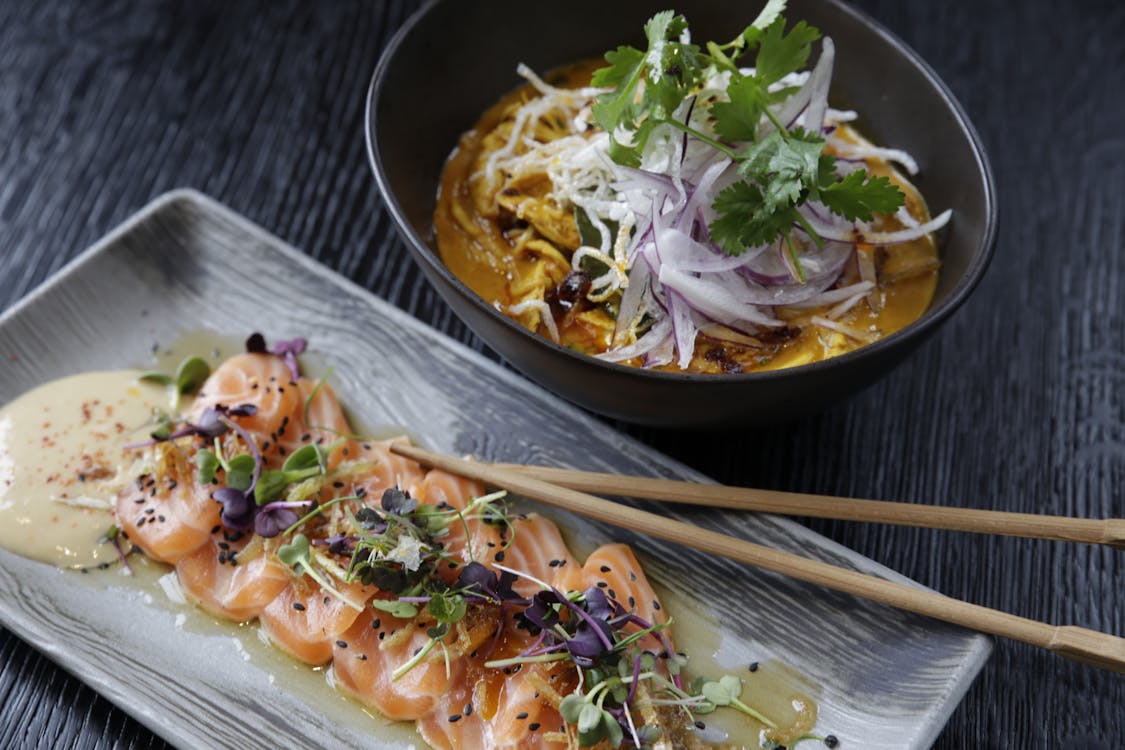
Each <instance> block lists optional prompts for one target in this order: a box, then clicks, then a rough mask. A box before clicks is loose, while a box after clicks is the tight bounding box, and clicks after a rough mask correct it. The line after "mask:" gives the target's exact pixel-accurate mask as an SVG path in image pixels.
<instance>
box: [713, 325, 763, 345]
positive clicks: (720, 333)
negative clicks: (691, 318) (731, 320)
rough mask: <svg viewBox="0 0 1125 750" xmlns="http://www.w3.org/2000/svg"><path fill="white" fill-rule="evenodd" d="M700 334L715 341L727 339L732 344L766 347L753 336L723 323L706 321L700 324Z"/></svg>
mask: <svg viewBox="0 0 1125 750" xmlns="http://www.w3.org/2000/svg"><path fill="white" fill-rule="evenodd" d="M699 335H701V336H706V337H707V338H709V339H712V340H714V341H727V342H730V343H732V344H742V345H743V346H750V347H753V348H755V349H764V348H765V344H763V343H762V342H761V341H760V340H758V339H756V338H754V337H753V336H747V335H746V334H744V333H740V332H738V331H736V330H734V329H733V328H730V327H728V326H725V325H722V324H721V323H715V322H708V323H704V324H703V325H701V326H699Z"/></svg>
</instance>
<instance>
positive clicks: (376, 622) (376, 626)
mask: <svg viewBox="0 0 1125 750" xmlns="http://www.w3.org/2000/svg"><path fill="white" fill-rule="evenodd" d="M382 624H383V621H382V620H380V619H379V618H378V617H376V618H375V619H374V620H372V621H371V629H372V630H378V629H379V626H380V625H382Z"/></svg>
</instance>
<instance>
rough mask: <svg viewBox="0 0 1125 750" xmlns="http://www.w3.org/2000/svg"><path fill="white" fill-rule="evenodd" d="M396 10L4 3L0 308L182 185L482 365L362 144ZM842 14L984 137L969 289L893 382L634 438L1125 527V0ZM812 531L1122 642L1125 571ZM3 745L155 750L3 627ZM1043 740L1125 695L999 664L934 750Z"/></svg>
mask: <svg viewBox="0 0 1125 750" xmlns="http://www.w3.org/2000/svg"><path fill="white" fill-rule="evenodd" d="M416 5H417V3H416V2H414V1H412V0H409V1H399V0H390V1H387V2H380V1H379V0H368V2H364V3H360V2H335V3H306V2H297V1H296V0H293V1H291V2H269V3H250V2H243V3H237V4H236V3H224V2H218V1H217V0H215V1H204V2H200V1H198V0H182V1H180V2H174V1H172V0H168V1H166V2H158V1H155V0H154V1H152V2H135V3H130V2H119V1H118V0H106V1H104V2H98V3H81V2H77V1H73V0H72V1H71V2H63V1H62V0H18V1H13V0H5V2H4V3H2V4H0V310H3V309H6V308H7V307H10V306H11V305H12V304H14V303H15V302H16V301H17V300H18V299H19V298H20V297H22V296H23V295H24V294H26V293H27V292H28V291H30V290H31V289H32V288H34V287H35V286H36V285H37V284H39V283H41V282H42V281H44V280H45V279H47V278H48V277H49V276H50V275H51V274H52V273H54V272H55V271H57V270H58V269H59V268H60V267H62V266H63V265H64V264H65V263H66V262H67V261H68V260H70V259H71V258H72V257H74V255H76V254H77V253H78V252H80V251H81V250H82V249H83V248H85V247H86V246H87V245H89V244H90V243H91V242H93V241H94V240H96V239H97V238H98V237H100V236H101V235H102V234H104V233H105V232H107V231H108V230H109V229H111V228H112V227H113V226H115V225H116V224H117V223H118V222H120V221H121V220H123V219H125V218H126V217H127V216H128V215H129V214H130V213H132V212H133V211H135V210H136V209H137V208H139V207H141V206H142V205H144V204H145V203H147V202H148V201H149V200H150V199H151V198H153V197H154V196H156V195H158V194H159V193H161V192H163V191H165V190H168V189H170V188H174V187H179V186H191V187H195V188H198V189H200V190H202V191H204V192H206V193H209V194H211V195H213V196H215V197H216V198H218V199H219V200H221V201H223V202H224V203H226V204H228V205H230V206H232V207H233V208H234V209H236V210H238V211H240V212H242V213H243V214H245V215H247V216H248V217H250V218H251V219H253V220H254V221H256V222H258V223H260V224H261V225H262V226H264V227H266V228H267V229H269V230H271V231H273V232H275V233H276V234H278V235H280V236H281V237H283V238H284V239H286V240H287V241H289V242H291V243H292V244H294V245H295V246H297V247H299V248H302V249H303V250H305V251H306V252H308V253H309V254H310V255H311V256H313V257H315V258H317V259H319V260H321V261H323V262H324V263H326V264H327V265H329V266H331V267H332V268H334V269H336V270H338V271H340V272H341V273H343V274H344V275H346V276H348V277H350V278H351V279H353V280H355V281H357V282H358V283H360V284H363V285H365V286H367V287H368V288H370V289H371V290H373V291H374V292H376V293H377V294H379V295H381V296H383V297H385V298H386V299H388V300H390V301H392V302H393V303H395V304H397V305H399V306H401V307H402V308H404V309H406V310H408V311H410V312H411V313H413V314H414V315H416V316H418V317H419V318H420V319H422V320H424V321H426V322H427V323H429V324H431V325H433V326H434V327H436V328H438V329H439V330H442V331H444V332H446V333H448V334H450V335H451V336H453V337H455V338H457V339H459V340H461V341H463V342H465V343H467V344H469V345H470V346H473V347H474V348H477V349H482V346H481V344H480V343H479V342H478V341H477V340H476V339H475V338H474V337H473V336H472V335H471V334H470V333H469V332H468V331H467V330H466V329H465V328H464V326H463V325H462V324H461V323H460V322H459V321H458V320H456V319H455V318H453V317H452V315H451V313H450V311H449V310H448V308H446V306H445V305H444V304H443V303H442V302H441V301H440V300H439V299H437V297H436V296H435V294H434V293H433V291H432V290H431V289H430V288H429V287H428V286H427V285H426V284H425V283H424V281H423V280H422V279H421V277H420V275H419V273H418V272H417V269H416V268H415V267H414V266H413V264H412V262H411V261H410V260H409V259H408V257H407V255H406V253H405V250H404V248H403V246H402V244H401V243H400V241H399V240H398V238H397V236H396V235H395V233H394V229H393V227H392V225H391V223H390V221H389V219H388V217H387V215H386V214H385V213H384V211H383V210H382V207H381V204H380V201H379V198H378V196H377V192H376V190H375V186H374V182H373V180H372V178H371V175H370V170H369V169H368V166H367V162H366V157H365V153H364V146H363V138H362V125H363V121H362V111H363V100H364V95H365V92H366V86H367V82H368V78H369V76H370V74H371V71H372V69H373V68H374V65H375V62H376V60H377V58H378V56H379V53H380V51H381V49H382V47H383V45H384V44H385V43H386V40H387V39H388V38H389V36H390V34H392V33H393V31H394V30H395V29H396V28H397V27H398V26H399V25H400V24H401V23H402V22H403V21H404V20H405V18H406V16H407V15H408V14H409V12H410V11H411V10H412V9H413V8H414V7H415V6H416ZM859 5H860V6H861V7H863V8H865V9H867V10H869V11H870V12H871V13H872V14H873V15H874V16H875V17H876V18H878V19H879V20H880V21H881V22H882V23H884V24H885V25H887V26H889V27H890V28H891V29H892V30H893V31H895V32H896V33H898V34H899V35H900V36H902V37H903V38H904V39H905V40H906V41H907V43H908V44H910V45H911V46H913V47H914V48H915V49H917V50H918V51H919V52H920V53H921V54H922V56H923V57H924V58H925V59H927V60H928V61H929V62H930V63H931V65H933V67H934V68H935V69H936V70H937V71H938V73H939V74H940V75H941V76H942V77H943V78H944V79H945V80H946V81H947V82H948V84H949V85H950V87H951V88H952V89H953V91H954V92H955V93H956V95H957V96H958V97H959V98H960V99H961V101H962V103H963V104H964V105H965V107H966V109H967V110H968V112H969V114H970V116H971V117H972V118H973V120H974V122H975V123H976V125H977V126H978V128H979V129H980V131H981V134H982V136H983V138H984V141H985V144H986V146H987V147H988V148H989V150H990V154H991V157H992V163H993V166H994V169H995V171H996V177H997V182H998V186H999V194H1000V204H1001V212H1002V227H1001V234H1000V242H999V247H998V251H997V255H996V259H995V261H994V263H993V265H992V268H991V270H990V272H989V274H988V276H987V277H986V279H985V281H984V282H983V284H982V286H981V287H980V289H979V290H978V291H977V292H976V293H975V294H974V296H973V298H971V299H970V300H969V302H968V303H967V305H966V306H965V307H964V308H963V309H962V310H961V311H960V312H958V313H957V314H956V315H955V317H954V318H953V320H952V321H951V322H950V323H949V324H948V325H947V326H946V327H945V328H944V329H943V330H942V331H941V332H940V333H939V334H938V335H937V336H936V337H935V338H934V339H933V340H932V341H931V342H930V343H928V344H927V345H925V346H924V347H923V348H922V350H921V351H919V352H918V354H917V355H916V356H915V357H913V358H912V359H911V360H910V361H909V362H908V363H907V364H906V365H904V366H903V367H901V368H900V369H899V370H897V371H896V372H895V373H894V374H893V375H892V376H890V377H889V378H887V379H886V380H884V381H882V382H880V383H878V384H876V385H874V386H873V387H872V388H870V389H868V390H867V391H866V392H864V393H862V394H860V395H859V396H857V397H855V398H853V399H852V400H850V401H849V402H847V403H844V404H841V405H839V406H837V407H835V408H833V409H831V410H830V411H828V412H826V413H824V414H822V415H820V416H818V417H814V418H811V419H807V420H804V421H800V422H797V423H795V424H791V425H788V426H783V427H779V428H776V429H773V430H769V431H763V432H748V433H745V434H733V435H731V434H725V435H718V434H715V435H711V434H696V435H684V434H681V433H675V432H662V431H656V430H641V429H635V428H634V429H630V432H632V433H633V434H635V435H637V436H639V437H641V438H642V439H644V440H645V441H647V442H649V443H651V444H653V445H655V446H656V447H658V448H659V449H661V450H663V451H665V452H667V453H668V454H670V455H672V456H674V457H677V458H679V459H681V460H684V461H685V462H687V463H688V464H691V465H692V466H695V467H696V468H699V469H700V470H702V471H704V472H706V473H708V474H710V475H711V476H713V477H715V478H716V479H718V480H719V481H722V482H726V483H731V484H747V485H758V486H765V487H773V488H781V489H789V490H799V491H809V492H820V493H833V494H846V495H854V496H860V497H877V498H886V499H913V500H917V501H921V502H942V503H950V504H964V505H973V506H977V507H984V508H996V509H1004V510H1020V511H1028V512H1038V513H1048V512H1050V513H1065V514H1074V515H1086V516H1095V517H1097V516H1115V515H1125V507H1123V503H1122V493H1123V487H1125V393H1123V391H1125V246H1123V244H1125V243H1123V237H1122V230H1123V228H1125V212H1123V206H1125V136H1123V135H1122V124H1123V123H1125V97H1123V96H1122V93H1123V92H1125V5H1122V4H1120V3H1118V2H1114V1H1113V0H1105V1H1104V2H1097V1H1095V0H1086V1H1084V2H1074V3H1069V4H1051V3H1047V2H1044V1H1041V0H1035V1H1034V2H1022V3H1013V2H1006V1H1005V0H973V1H970V0H954V1H951V2H935V3H924V2H913V3H903V2H895V1H894V0H862V1H861V2H859ZM153 251H154V252H159V249H158V248H154V250H153ZM248 270H250V269H248ZM3 358H4V353H3V352H0V377H2V376H3V375H2V373H3ZM811 525H812V526H813V528H815V529H817V530H818V531H821V532H823V533H825V534H826V535H828V536H830V537H832V538H834V539H836V540H838V541H840V542H842V543H843V544H846V545H848V546H850V547H852V548H854V549H856V550H858V551H860V552H862V553H863V554H866V555H869V556H871V557H873V558H875V559H877V560H879V561H880V562H883V563H885V564H887V565H889V566H891V567H893V568H895V569H897V570H900V571H901V572H903V573H905V574H906V575H908V576H910V577H912V578H915V579H917V580H919V581H921V582H923V583H925V584H927V585H930V586H932V587H934V588H937V589H939V590H941V591H943V592H945V593H947V594H950V595H952V596H956V597H960V598H964V599H968V600H970V601H974V602H978V603H980V604H984V605H988V606H991V607H996V608H999V609H1004V610H1008V611H1010V612H1014V613H1017V614H1020V615H1024V616H1027V617H1032V618H1036V619H1042V620H1049V621H1053V622H1057V623H1071V624H1076V625H1082V626H1086V627H1090V628H1094V629H1098V630H1104V631H1108V632H1113V633H1117V634H1121V635H1125V616H1123V612H1125V608H1123V607H1122V603H1121V602H1122V593H1121V591H1122V587H1123V585H1125V565H1123V560H1125V557H1123V556H1125V552H1113V551H1107V550H1102V549H1095V548H1091V547H1083V546H1077V545H1068V544H1061V543H1051V542H1037V541H1027V540H1016V539H993V538H984V537H974V536H968V535H959V534H952V533H942V532H934V531H925V530H910V529H893V528H879V527H874V526H860V525H850V524H844V523H833V522H813V523H812V524H811ZM252 745H253V741H252V740H250V741H249V743H248V746H252ZM0 746H2V747H5V748H6V747H39V748H60V747H75V748H134V747H137V748H158V747H164V746H165V745H164V743H163V742H162V741H161V740H159V739H157V738H155V737H154V736H153V735H152V734H151V733H150V732H149V731H148V730H147V729H145V728H144V727H141V726H140V725H138V724H137V723H136V722H134V721H133V720H132V719H130V718H128V717H127V716H126V715H125V714H123V713H122V712H121V711H119V710H117V709H116V708H114V707H112V706H111V705H110V704H109V703H108V702H107V701H105V700H103V699H101V698H100V697H99V696H98V695H97V694H95V693H94V692H93V691H91V690H90V689H88V688H86V687H85V686H83V685H82V684H80V683H78V682H77V681H76V680H74V679H73V678H71V677H70V676H68V675H67V674H66V673H65V672H63V671H61V670H59V669H58V668H57V667H55V666H54V665H53V664H52V663H51V662H49V661H48V660H47V659H46V658H44V657H43V656H41V655H40V654H38V653H37V652H36V651H34V650H33V649H32V648H31V647H29V646H28V645H26V644H25V643H23V642H22V641H20V640H19V639H18V638H16V637H14V636H13V635H11V634H10V633H7V632H2V631H0ZM1064 746H1065V747H1073V748H1120V747H1125V678H1123V677H1122V676H1119V675H1114V674H1108V673H1103V672H1098V671H1096V670H1093V669H1090V668H1087V667H1084V666H1081V665H1078V664H1074V663H1071V662H1067V661H1064V660H1062V659H1059V658H1056V657H1054V656H1052V655H1050V654H1047V653H1044V652H1040V651H1036V650H1034V649H1032V648H1029V647H1024V646H1020V645H1013V644H1011V643H1000V644H998V646H997V649H996V652H995V655H994V656H993V658H992V660H991V661H990V662H989V664H988V666H987V667H986V668H985V670H984V672H983V674H982V675H981V677H980V679H979V680H978V681H977V682H976V683H975V685H974V687H973V688H972V689H971V690H970V691H969V693H968V695H967V696H966V698H965V700H964V702H963V703H962V705H961V706H960V707H959V708H958V709H957V711H956V712H955V713H954V715H953V717H952V719H951V720H950V723H949V726H948V728H947V729H946V731H945V733H944V734H943V735H942V737H941V739H940V740H939V741H938V743H937V747H940V748H972V747H984V748H1007V747H1013V748H1017V747H1018V748H1023V747H1064Z"/></svg>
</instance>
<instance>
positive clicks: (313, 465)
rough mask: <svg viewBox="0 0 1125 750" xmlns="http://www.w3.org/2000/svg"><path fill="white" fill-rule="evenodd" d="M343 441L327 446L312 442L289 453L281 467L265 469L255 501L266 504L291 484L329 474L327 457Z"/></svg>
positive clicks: (258, 485)
mask: <svg viewBox="0 0 1125 750" xmlns="http://www.w3.org/2000/svg"><path fill="white" fill-rule="evenodd" d="M342 443H343V440H342V439H341V440H337V441H336V442H334V443H332V444H331V445H329V446H327V447H325V446H321V445H317V444H315V443H310V444H309V445H306V446H304V447H302V448H300V449H299V450H296V451H294V452H293V453H291V454H289V457H288V458H287V459H285V463H284V464H282V466H281V468H280V469H275V470H272V471H263V472H262V474H261V476H260V477H258V483H257V484H256V485H255V486H254V499H255V501H257V503H258V505H265V504H266V503H269V502H272V501H274V500H276V499H277V498H279V497H280V496H281V493H282V492H283V491H284V490H285V488H286V487H288V486H289V485H291V484H294V483H296V482H300V481H302V480H305V479H308V478H310V477H315V476H317V475H322V474H327V473H328V465H327V457H328V456H329V455H331V453H332V451H334V450H335V449H336V448H337V447H339V446H340V445H341V444H342Z"/></svg>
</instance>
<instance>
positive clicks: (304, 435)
mask: <svg viewBox="0 0 1125 750" xmlns="http://www.w3.org/2000/svg"><path fill="white" fill-rule="evenodd" d="M297 393H298V396H299V400H298V404H297V408H296V410H295V411H294V413H293V414H290V415H287V416H288V419H285V418H283V419H282V420H281V425H280V426H279V427H278V428H277V429H276V430H275V431H274V432H273V433H272V442H271V443H270V444H269V445H266V446H265V452H266V453H276V454H277V455H278V457H280V458H281V459H282V460H284V458H285V457H286V456H287V455H289V454H290V453H293V452H294V451H297V450H299V449H301V448H302V447H304V446H305V445H308V444H309V443H317V444H319V445H323V446H325V447H328V446H330V445H332V444H333V443H336V442H337V441H341V443H342V445H340V446H339V447H338V448H336V449H335V450H333V451H332V452H331V453H329V454H328V460H327V465H328V468H330V469H334V468H336V467H337V466H338V465H339V464H340V462H341V461H343V460H346V459H348V458H351V456H349V453H351V452H352V451H351V450H349V448H348V441H349V438H350V437H351V434H352V428H351V425H349V424H348V419H347V417H346V416H344V409H343V407H341V406H340V401H339V400H338V399H337V398H336V394H335V392H334V391H333V390H332V387H331V386H329V385H328V384H327V383H316V382H313V381H310V380H308V379H307V378H301V379H300V380H299V381H298V383H297Z"/></svg>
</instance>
